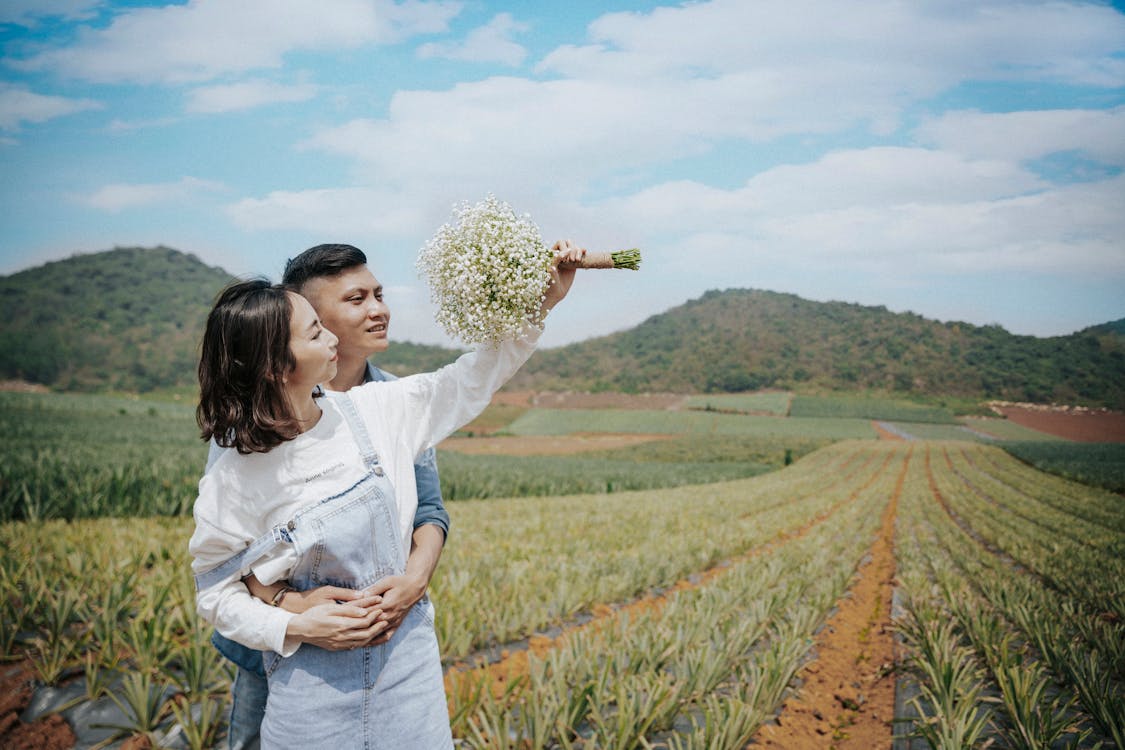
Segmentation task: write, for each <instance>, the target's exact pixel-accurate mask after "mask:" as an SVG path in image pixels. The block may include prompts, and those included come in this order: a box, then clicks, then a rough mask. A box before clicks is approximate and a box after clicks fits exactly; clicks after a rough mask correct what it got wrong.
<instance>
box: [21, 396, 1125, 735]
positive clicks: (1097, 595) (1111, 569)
mask: <svg viewBox="0 0 1125 750" xmlns="http://www.w3.org/2000/svg"><path fill="white" fill-rule="evenodd" d="M140 406H141V408H140V410H139V412H138V413H136V414H130V413H128V412H129V410H128V409H126V411H127V414H126V415H124V416H132V417H136V418H140V417H143V416H146V410H147V406H146V405H144V404H143V402H142V403H141V405H140ZM709 439H711V438H709ZM721 439H722V438H721V437H717V438H714V440H716V441H718V440H721ZM678 442H680V441H675V440H673V441H665V442H663V443H653V444H646V445H642V446H634V447H633V448H629V449H622V450H621V451H612V452H609V451H607V453H614V454H617V455H618V458H620V457H621V456H622V455H625V453H626V452H627V451H630V452H632V453H634V454H636V455H634V456H633V458H635V459H637V460H641V459H644V458H651V459H660V460H663V459H666V458H669V457H679V456H682V455H690V454H691V450H692V449H691V447H690V445H689V441H687V440H684V441H683V442H680V444H679V445H678V446H676V445H675V444H676V443H678ZM764 445H765V444H762V447H763V449H764ZM752 446H753V443H749V442H748V443H745V444H744V445H743V447H746V448H752ZM723 455H724V456H725V459H729V460H730V461H731V462H732V463H736V462H737V458H736V456H737V453H736V452H735V451H734V450H733V449H732V450H730V451H729V452H727V453H725V454H723ZM725 459H724V460H725ZM1120 500H1121V498H1120V496H1118V495H1115V494H1113V493H1110V492H1106V491H1104V490H1098V489H1093V488H1090V487H1086V486H1083V485H1079V484H1076V483H1073V482H1070V481H1067V480H1064V479H1061V478H1059V477H1053V476H1050V475H1045V474H1043V473H1041V472H1039V471H1037V470H1036V469H1034V468H1032V467H1030V466H1027V465H1025V464H1023V463H1021V462H1019V461H1017V460H1016V459H1014V458H1012V457H1011V456H1009V455H1007V454H1006V453H1004V452H1003V451H1001V450H999V449H997V448H995V447H992V446H982V445H973V444H971V443H966V442H957V443H946V444H942V443H927V444H921V445H905V444H902V443H887V442H877V441H870V440H865V441H848V442H840V443H836V444H834V445H831V446H828V447H825V448H823V449H821V450H817V451H815V452H813V453H811V454H809V455H806V456H805V457H804V458H803V459H802V460H801V461H799V462H797V463H796V464H795V465H793V466H790V467H788V468H786V469H784V470H781V471H775V472H771V473H769V474H766V475H763V476H758V477H753V478H749V479H741V480H737V481H731V482H722V483H717V484H709V485H696V486H691V487H676V488H668V489H661V490H645V491H643V492H621V493H614V494H612V495H574V496H568V497H553V498H534V499H532V498H512V499H499V500H488V501H471V502H463V503H455V504H453V505H452V506H451V508H450V511H451V514H452V516H453V526H454V528H455V529H456V531H455V533H454V534H452V535H451V536H450V540H449V543H448V545H447V547H446V550H445V552H444V554H443V560H442V565H441V567H440V568H439V570H438V572H437V575H436V577H435V579H434V581H433V585H432V597H433V599H434V602H435V607H436V619H435V626H436V628H437V630H438V634H439V641H440V643H441V644H442V654H443V658H444V659H445V660H446V661H447V662H458V661H461V660H463V659H465V658H466V657H468V656H469V655H470V654H473V653H474V652H475V651H476V650H477V649H482V648H483V649H487V650H488V651H489V652H490V653H500V652H501V651H502V650H505V649H513V650H514V648H515V647H516V646H517V645H518V639H521V638H525V637H527V636H529V635H530V634H533V633H543V632H557V631H553V630H552V629H553V628H557V627H560V626H567V625H574V624H575V623H576V622H581V621H584V620H586V619H587V618H589V617H590V616H592V615H595V614H596V613H608V614H605V615H604V616H603V617H601V619H599V621H598V625H597V626H596V627H588V628H581V629H572V630H568V631H567V637H566V638H564V639H561V640H559V641H557V642H554V643H553V644H551V645H550V646H549V647H547V648H545V649H533V650H532V651H531V652H530V653H529V663H528V668H527V671H526V674H524V675H523V676H522V677H521V678H520V679H515V680H511V681H510V682H509V683H506V684H505V686H504V687H506V688H507V689H506V690H502V691H495V692H494V691H492V690H489V689H488V687H489V685H488V684H487V683H486V682H480V681H479V680H480V679H481V678H482V677H483V675H481V674H479V673H475V672H467V673H464V675H463V679H459V678H456V677H455V678H454V679H453V680H452V688H451V690H450V704H451V709H452V716H453V725H454V733H455V735H456V736H457V737H458V738H459V741H460V742H461V744H462V745H464V746H465V747H466V748H495V747H497V746H502V747H552V746H565V743H567V742H570V743H572V744H574V740H575V733H576V732H577V733H579V734H581V735H582V736H583V737H587V738H595V739H594V740H593V741H594V742H596V743H597V745H598V746H599V747H638V746H646V745H647V746H651V747H667V748H686V747H743V746H744V745H745V744H746V742H747V741H748V738H749V737H751V736H753V734H754V733H755V731H756V730H757V729H758V728H759V727H760V726H761V725H762V724H763V723H764V722H766V721H769V719H770V717H772V716H774V715H775V712H776V711H777V709H778V707H779V706H780V704H781V702H782V701H783V700H784V698H785V697H786V696H787V695H791V694H793V691H799V690H800V686H799V683H796V684H795V683H794V682H793V677H794V676H795V675H796V673H797V670H798V669H799V667H800V666H801V665H802V664H803V663H805V662H806V661H807V660H808V659H809V658H810V654H811V652H810V649H811V648H812V647H813V645H814V643H815V634H816V633H817V631H818V630H819V629H820V628H821V627H822V626H823V625H824V623H825V622H826V620H827V618H828V617H829V615H830V613H831V611H832V609H833V607H834V606H835V605H836V604H837V603H838V602H839V601H840V597H842V596H845V595H846V594H845V592H846V590H847V589H848V586H849V583H850V581H851V580H852V579H853V577H854V575H855V574H856V571H857V569H858V566H859V565H860V564H861V562H862V561H863V560H864V559H865V558H866V557H867V555H868V553H869V551H870V550H871V545H872V540H873V538H874V537H875V535H876V530H877V528H878V527H879V525H880V522H881V518H885V519H886V520H888V521H889V520H890V518H891V516H890V515H886V516H884V513H885V512H887V511H888V510H894V509H895V508H896V507H897V520H896V522H895V524H894V530H895V535H896V539H895V552H896V555H897V573H896V575H897V577H898V578H899V579H900V581H901V584H900V586H901V589H902V593H903V602H904V604H905V608H904V611H903V612H902V613H901V616H900V617H899V618H898V619H897V627H898V629H899V631H900V632H901V633H902V635H903V638H904V641H903V649H904V658H905V660H906V662H907V664H908V665H909V668H910V670H911V674H912V676H913V679H914V680H915V681H916V683H917V685H918V687H919V692H918V693H917V695H918V697H917V698H915V699H913V700H911V701H910V703H909V706H908V711H907V713H906V715H905V716H904V715H901V714H900V715H897V716H896V725H897V726H898V727H899V728H900V730H901V731H903V732H913V733H915V734H916V736H918V737H925V738H929V739H930V740H931V741H933V742H934V743H935V746H940V747H964V746H974V747H975V746H982V745H984V744H986V743H988V742H989V741H991V740H996V742H994V743H993V744H1001V741H1002V744H1003V745H1004V746H1021V747H1052V746H1080V747H1087V746H1089V747H1093V746H1095V745H1096V744H1097V743H1099V742H1101V743H1102V744H1103V746H1109V744H1110V743H1111V742H1112V743H1116V744H1118V745H1120V744H1121V740H1122V738H1123V737H1125V734H1123V724H1122V717H1125V711H1123V710H1122V709H1123V708H1125V705H1123V704H1122V693H1121V690H1120V683H1121V665H1122V648H1121V644H1122V643H1123V640H1122V636H1123V634H1125V631H1123V626H1122V618H1123V617H1125V556H1123V555H1125V507H1123V506H1122V504H1121V502H1120ZM888 503H890V505H888ZM885 528H888V529H889V528H890V526H889V525H888V526H886V527H885ZM190 532H191V519H189V518H147V519H96V520H79V521H74V522H63V521H46V522H9V523H0V659H3V660H5V661H9V660H10V661H14V660H17V659H24V658H27V659H29V660H30V663H31V665H32V666H33V668H34V669H35V671H36V676H37V679H38V680H39V681H41V682H42V683H43V684H48V685H64V684H66V683H68V682H69V681H71V680H76V679H78V678H79V677H85V678H86V680H85V682H83V683H79V684H80V685H82V686H84V688H85V689H84V690H79V691H78V692H77V693H75V700H76V701H77V702H78V703H80V704H82V705H81V706H79V707H78V709H87V708H94V709H100V708H104V707H105V706H107V705H112V703H113V702H114V701H116V702H119V703H120V704H122V705H123V706H125V707H127V709H126V710H124V715H125V717H126V718H125V720H124V723H122V725H121V728H120V730H119V731H120V736H126V735H133V736H137V735H143V736H147V737H148V738H149V739H150V740H154V741H159V739H160V738H162V737H165V736H167V735H168V733H169V732H170V731H181V730H182V731H183V733H184V735H185V736H191V737H196V738H197V740H198V741H196V742H193V743H192V746H195V747H220V746H221V742H222V739H221V735H222V730H223V721H224V719H223V715H224V712H223V708H224V702H225V701H226V700H227V691H228V688H229V681H230V676H231V672H230V669H229V666H227V665H225V663H224V662H223V661H222V660H221V658H220V657H219V656H218V652H217V651H215V650H214V649H213V648H212V647H211V646H210V645H209V643H208V637H209V635H210V628H209V626H207V625H206V624H205V623H202V622H201V621H200V620H199V618H198V616H197V615H196V614H195V607H194V589H193V586H192V581H191V576H190V569H189V562H188V559H187V544H186V541H187V539H188V537H189V535H190ZM646 595H654V596H653V598H652V599H649V600H648V602H647V603H648V604H651V605H652V606H646V607H638V608H631V609H629V610H625V609H620V610H618V609H615V608H614V607H613V605H615V604H618V603H622V602H629V601H631V600H633V599H634V598H636V597H643V596H646ZM655 595H660V597H661V598H660V599H659V600H657V599H656V596H655ZM481 601H488V602H490V603H491V604H490V606H487V607H482V606H480V602H481ZM797 697H798V699H799V697H800V696H799V692H798V693H797ZM87 704H93V705H87ZM81 715H88V714H86V713H85V712H84V711H83V710H75V711H73V712H72V713H70V714H69V716H70V717H80V716H81ZM76 720H80V719H76ZM177 723H179V724H182V725H183V726H182V727H181V730H176V729H175V728H174V727H175V725H176V724H177ZM723 737H725V738H726V739H724V740H723V741H722V742H720V741H718V740H717V739H716V738H723ZM1020 737H1022V738H1023V739H1024V740H1025V742H1024V744H1018V743H1017V742H1016V739H1018V738H1020ZM951 738H952V739H951Z"/></svg>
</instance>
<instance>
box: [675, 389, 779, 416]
mask: <svg viewBox="0 0 1125 750" xmlns="http://www.w3.org/2000/svg"><path fill="white" fill-rule="evenodd" d="M792 398H793V394H791V393H787V392H785V391H760V392H758V393H711V394H708V395H706V396H692V397H690V398H689V399H688V400H687V402H686V406H687V408H689V409H701V410H703V411H724V412H725V411H734V412H741V413H743V414H772V415H774V416H777V417H784V416H785V415H786V414H788V413H789V402H790V400H791V399H792Z"/></svg>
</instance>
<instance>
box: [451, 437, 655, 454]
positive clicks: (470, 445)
mask: <svg viewBox="0 0 1125 750" xmlns="http://www.w3.org/2000/svg"><path fill="white" fill-rule="evenodd" d="M670 437H673V436H672V435H651V434H646V435H632V434H614V433H606V432H591V433H575V434H573V435H526V436H500V437H452V438H448V439H446V440H443V441H442V442H441V443H440V444H439V445H438V448H440V449H442V450H447V451H455V452H457V453H467V454H470V455H474V456H480V455H488V456H567V455H571V454H574V453H585V452H586V451H600V450H612V449H614V448H626V447H628V446H630V445H638V444H639V443H650V442H652V441H654V440H665V439H667V438H670Z"/></svg>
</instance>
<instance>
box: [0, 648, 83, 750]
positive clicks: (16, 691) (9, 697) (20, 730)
mask: <svg viewBox="0 0 1125 750" xmlns="http://www.w3.org/2000/svg"><path fill="white" fill-rule="evenodd" d="M34 680H35V670H34V668H33V667H32V665H31V661H30V660H25V661H22V662H19V663H16V664H6V665H2V666H0V747H3V748H5V750H67V748H72V747H74V745H75V744H76V743H77V742H78V738H77V737H75V736H74V732H73V730H71V728H70V725H69V724H67V723H66V721H65V720H64V719H63V718H62V717H61V716H59V715H58V714H51V715H50V716H45V717H44V718H42V719H39V720H37V721H34V722H32V723H30V724H25V723H24V722H22V721H20V713H21V712H22V711H23V710H24V709H25V708H27V704H28V703H30V702H31V696H32V693H33V685H34Z"/></svg>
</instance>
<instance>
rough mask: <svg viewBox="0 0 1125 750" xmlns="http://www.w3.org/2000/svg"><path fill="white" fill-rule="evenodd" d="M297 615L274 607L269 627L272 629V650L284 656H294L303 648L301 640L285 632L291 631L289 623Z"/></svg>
mask: <svg viewBox="0 0 1125 750" xmlns="http://www.w3.org/2000/svg"><path fill="white" fill-rule="evenodd" d="M296 616H297V615H296V614H295V613H293V612H287V611H286V610H284V609H281V608H280V607H274V608H273V611H271V612H270V616H269V622H268V625H267V627H268V628H269V629H270V634H271V636H270V639H269V640H270V644H271V649H272V650H273V651H276V652H277V653H279V654H281V655H282V656H292V655H293V654H295V653H297V649H299V648H300V647H301V640H300V639H299V638H297V637H296V636H288V635H286V634H285V631H286V630H288V629H289V621H290V620H292V619H293V618H294V617H296Z"/></svg>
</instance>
